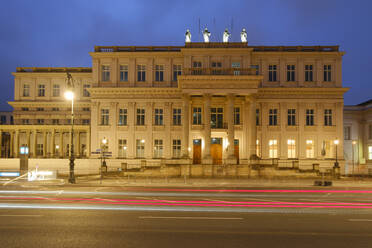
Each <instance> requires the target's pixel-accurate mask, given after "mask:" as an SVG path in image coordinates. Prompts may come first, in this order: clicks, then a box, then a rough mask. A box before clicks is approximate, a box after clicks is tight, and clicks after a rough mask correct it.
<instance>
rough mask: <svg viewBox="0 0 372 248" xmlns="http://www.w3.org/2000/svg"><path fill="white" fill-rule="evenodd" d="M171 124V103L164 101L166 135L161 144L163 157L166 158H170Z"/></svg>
mask: <svg viewBox="0 0 372 248" xmlns="http://www.w3.org/2000/svg"><path fill="white" fill-rule="evenodd" d="M171 124H172V103H170V102H165V103H164V125H165V126H164V132H165V133H166V134H168V135H166V137H165V140H164V146H163V152H164V154H163V157H164V158H166V159H171V158H172V136H171V135H170V133H171Z"/></svg>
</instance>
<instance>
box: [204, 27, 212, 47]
mask: <svg viewBox="0 0 372 248" xmlns="http://www.w3.org/2000/svg"><path fill="white" fill-rule="evenodd" d="M210 36H211V32H209V31H208V29H207V28H205V29H204V31H203V38H204V42H205V43H208V42H209V37H210Z"/></svg>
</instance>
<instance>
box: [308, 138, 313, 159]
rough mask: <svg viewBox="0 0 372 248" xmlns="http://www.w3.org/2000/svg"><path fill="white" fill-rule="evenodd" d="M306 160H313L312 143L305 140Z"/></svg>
mask: <svg viewBox="0 0 372 248" xmlns="http://www.w3.org/2000/svg"><path fill="white" fill-rule="evenodd" d="M306 158H314V141H313V140H306Z"/></svg>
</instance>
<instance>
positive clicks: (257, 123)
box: [256, 109, 260, 126]
mask: <svg viewBox="0 0 372 248" xmlns="http://www.w3.org/2000/svg"><path fill="white" fill-rule="evenodd" d="M259 125H260V109H256V126H259Z"/></svg>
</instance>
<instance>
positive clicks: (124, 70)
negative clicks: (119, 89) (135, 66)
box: [120, 65, 128, 82]
mask: <svg viewBox="0 0 372 248" xmlns="http://www.w3.org/2000/svg"><path fill="white" fill-rule="evenodd" d="M120 81H121V82H127V81H128V65H121V66H120Z"/></svg>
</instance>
